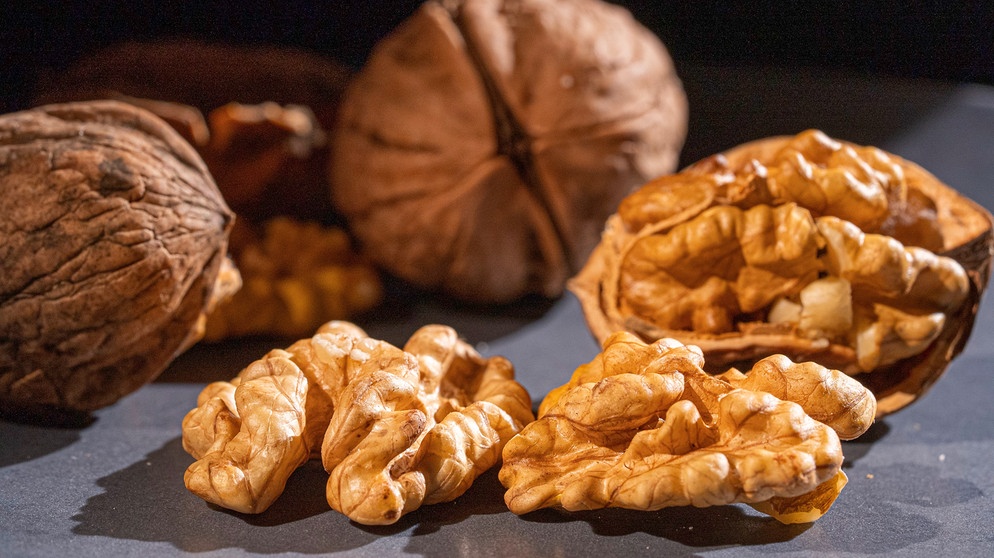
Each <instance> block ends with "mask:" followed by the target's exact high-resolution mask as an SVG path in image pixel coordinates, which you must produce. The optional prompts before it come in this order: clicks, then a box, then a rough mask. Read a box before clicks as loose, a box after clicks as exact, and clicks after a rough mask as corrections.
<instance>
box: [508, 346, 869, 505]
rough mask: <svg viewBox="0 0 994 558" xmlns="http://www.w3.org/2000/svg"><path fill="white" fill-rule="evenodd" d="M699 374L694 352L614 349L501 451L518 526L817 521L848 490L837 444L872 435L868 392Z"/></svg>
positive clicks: (761, 371)
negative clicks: (602, 513) (558, 514)
mask: <svg viewBox="0 0 994 558" xmlns="http://www.w3.org/2000/svg"><path fill="white" fill-rule="evenodd" d="M703 365H704V357H703V355H702V353H701V351H700V349H699V348H697V347H694V346H685V345H683V344H682V343H680V342H678V341H676V340H674V339H666V338H664V339H660V340H657V341H655V342H653V343H652V344H646V343H645V342H643V341H641V340H640V339H638V338H637V337H636V336H635V335H633V334H631V333H628V332H618V333H616V334H614V335H612V336H611V337H609V338H608V339H607V340H606V341H605V343H604V347H603V351H602V352H601V353H600V354H599V355H597V357H595V358H594V360H592V361H591V362H589V363H587V364H585V365H582V366H580V367H579V368H577V370H576V371H575V373H574V374H573V377H572V378H571V379H570V381H569V382H568V383H567V384H565V385H563V386H561V387H559V388H557V389H555V390H553V391H551V392H550V393H549V394H548V395H547V396H546V397H545V399H544V400H543V401H542V404H541V406H540V407H539V413H538V419H537V420H536V421H535V422H533V423H531V424H529V425H528V426H526V427H525V428H524V429H523V430H522V431H521V433H520V434H518V435H517V436H515V437H514V438H512V439H511V441H510V442H508V444H507V445H506V446H505V447H504V452H503V459H504V463H503V465H502V467H501V469H500V475H499V478H500V481H501V483H502V484H503V485H504V486H505V487H506V488H507V492H506V493H505V498H504V499H505V502H506V503H507V506H508V507H509V508H510V510H511V511H512V512H514V513H516V514H523V513H527V512H529V511H533V510H537V509H541V508H546V507H557V508H561V509H565V510H568V511H578V510H590V509H599V508H605V507H622V508H630V509H638V510H656V509H661V508H664V507H670V506H688V505H692V506H697V507H706V506H714V505H723V504H729V503H735V502H740V503H748V504H755V505H756V507H757V509H760V510H761V511H764V512H766V513H769V514H771V515H773V516H774V517H776V518H777V519H779V520H780V521H783V522H785V523H794V522H809V521H814V520H816V519H817V518H819V517H820V516H821V515H822V514H824V513H825V512H826V511H827V510H828V508H829V506H831V504H832V503H833V502H834V500H835V498H836V497H837V496H838V494H839V491H841V489H842V487H843V486H844V485H845V481H846V477H845V473H843V471H842V469H841V466H842V461H843V455H842V446H841V442H840V441H839V440H840V437H842V438H846V439H851V438H855V437H857V436H859V435H860V434H862V433H863V432H865V431H866V429H867V428H869V426H870V425H871V424H872V422H873V418H874V414H875V412H876V401H875V399H874V397H873V394H872V393H871V392H870V391H869V390H867V389H866V388H864V387H863V386H862V385H861V384H859V383H858V382H857V381H856V380H854V379H852V378H850V377H849V376H847V375H845V374H843V373H842V372H840V371H837V370H828V369H826V368H824V367H822V366H820V365H817V364H814V363H793V362H791V361H790V360H789V359H788V358H786V357H784V356H782V355H776V356H771V357H768V358H766V359H763V360H760V361H759V362H758V363H757V365H756V366H755V367H754V368H753V369H752V370H750V371H749V372H747V373H745V374H743V373H742V372H740V371H738V370H736V369H731V370H729V371H728V372H726V373H725V374H723V375H721V376H712V375H710V374H708V373H706V372H705V371H704V370H703V368H702V367H703Z"/></svg>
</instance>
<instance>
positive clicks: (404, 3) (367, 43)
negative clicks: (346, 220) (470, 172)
mask: <svg viewBox="0 0 994 558" xmlns="http://www.w3.org/2000/svg"><path fill="white" fill-rule="evenodd" d="M616 3H618V4H621V5H623V6H625V7H627V8H628V9H630V10H631V11H632V13H633V14H634V15H635V17H636V18H637V19H638V20H639V21H641V22H642V23H643V24H644V25H646V26H647V27H649V28H650V29H652V30H653V31H655V32H656V33H657V34H658V35H659V36H660V38H662V40H663V41H664V42H665V43H666V45H667V46H668V47H669V49H670V51H671V54H672V55H673V58H674V59H675V61H676V62H677V66H678V70H681V69H683V68H693V67H699V66H715V65H718V66H725V65H732V66H737V67H751V66H775V67H785V68H797V67H803V68H806V69H815V70H818V69H832V70H845V71H852V72H855V73H858V74H872V75H882V76H900V77H908V78H927V79H934V80H945V81H972V82H978V83H988V84H994V2H986V1H979V0H970V1H966V2H956V1H945V0H928V1H919V2H914V3H910V4H912V5H911V6H908V5H906V4H909V3H905V2H897V1H884V0H868V1H863V2H845V1H835V2H832V1H825V0H815V1H788V0H775V1H767V2H754V1H747V0H729V1H724V2H719V1H697V2H693V1H684V2H631V1H629V2H616ZM419 4H420V1H416V0H396V1H390V2H385V1H376V0H373V1H368V2H361V1H354V0H345V1H340V2H336V1H333V0H332V1H327V2H319V1H315V0H310V1H302V0H288V1H285V2H262V1H256V0H247V1H238V0H204V1H197V2H193V1H185V2H184V1H179V2H159V3H156V2H133V1H123V0H91V1H81V0H68V1H63V2H48V3H42V2H27V1H23V0H13V1H12V2H8V3H6V6H5V7H0V25H2V26H3V27H2V33H0V35H2V39H0V40H2V41H3V44H2V50H0V53H2V55H3V56H4V57H5V58H7V60H6V61H4V63H3V65H2V67H0V68H2V71H3V72H4V74H3V75H2V76H0V87H2V88H3V99H2V102H3V109H4V112H8V111H10V110H13V109H16V108H21V107H23V106H24V105H25V103H26V102H27V99H29V98H30V91H31V87H32V82H33V80H34V76H35V75H36V73H37V71H38V70H39V69H40V68H47V69H55V70H57V69H58V68H61V67H64V66H66V65H68V64H70V63H72V61H73V60H75V59H76V58H78V57H80V56H82V55H84V54H87V53H88V52H91V51H92V50H94V49H97V48H99V47H102V46H106V45H109V44H112V43H114V42H118V41H122V40H135V39H150V38H156V37H174V36H186V37H197V38H203V39H214V40H221V41H228V42H234V43H276V44H285V45H294V46H299V47H304V48H308V49H312V50H315V51H318V52H321V53H325V54H329V55H331V56H334V57H335V58H337V59H338V60H339V61H341V62H344V63H346V64H348V65H350V66H352V67H358V66H360V65H361V64H362V62H363V60H364V59H365V57H366V55H367V54H368V52H369V49H370V48H371V47H372V45H373V44H374V43H375V42H376V40H378V39H379V38H380V37H382V36H383V35H384V34H386V33H388V32H389V31H390V30H391V29H392V28H393V27H394V26H396V25H397V24H398V23H399V22H401V21H402V20H403V19H404V18H406V17H407V16H408V15H409V14H410V13H411V12H412V11H413V10H414V9H416V7H417V6H418V5H419Z"/></svg>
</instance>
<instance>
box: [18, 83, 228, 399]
mask: <svg viewBox="0 0 994 558" xmlns="http://www.w3.org/2000/svg"><path fill="white" fill-rule="evenodd" d="M0 168H2V169H3V171H2V172H0V192H2V194H0V407H2V408H3V409H5V410H6V409H23V410H25V411H32V410H43V409H61V410H69V411H82V412H87V411H92V410H94V409H97V408H100V407H103V406H106V405H109V404H111V403H113V402H115V401H117V400H118V399H119V398H121V397H122V396H124V395H126V394H128V393H130V392H132V391H134V390H135V389H137V388H138V387H140V386H142V385H143V384H145V383H146V382H148V381H150V380H152V379H153V378H155V377H156V376H157V375H158V374H159V373H160V372H162V370H163V369H165V367H166V366H167V365H168V364H169V362H170V361H171V360H172V359H173V358H174V357H175V356H177V355H178V354H179V353H180V352H181V351H183V350H185V349H186V348H187V347H189V346H190V345H191V344H192V343H194V342H195V341H196V340H197V339H199V337H200V335H202V333H203V320H204V314H205V312H207V311H209V310H210V309H211V307H212V306H213V305H214V304H215V303H216V301H217V300H218V299H220V298H223V297H224V296H226V295H228V294H230V291H231V290H232V289H234V288H237V286H238V280H237V272H236V271H234V270H233V269H232V268H231V266H230V262H228V265H227V266H226V261H227V260H226V257H225V253H226V250H227V237H228V232H229V230H230V227H231V225H232V222H233V215H232V213H231V211H230V210H229V209H228V207H227V205H225V202H224V200H223V199H222V197H221V194H220V193H219V192H218V190H217V188H216V186H215V185H214V182H213V180H212V179H211V176H210V174H209V173H208V171H207V168H206V166H205V165H204V163H203V161H202V160H201V159H200V157H199V156H198V155H197V153H196V151H194V150H193V148H192V147H191V146H190V145H189V144H188V143H187V142H185V141H183V139H182V138H181V137H180V136H179V135H178V134H176V132H174V131H173V130H172V129H171V128H170V127H169V126H167V125H166V124H165V123H164V122H163V121H162V120H160V119H158V118H156V117H155V116H154V115H152V114H151V113H149V112H147V111H144V110H141V109H137V108H134V107H132V106H130V105H126V104H123V103H118V102H114V101H98V102H97V101H95V102H90V103H68V104H59V105H47V106H43V107H38V108H36V109H33V110H27V111H22V112H17V113H12V114H8V115H5V116H3V117H2V118H0Z"/></svg>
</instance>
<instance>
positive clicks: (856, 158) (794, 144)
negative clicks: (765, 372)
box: [570, 130, 992, 414]
mask: <svg viewBox="0 0 994 558" xmlns="http://www.w3.org/2000/svg"><path fill="white" fill-rule="evenodd" d="M991 254H992V241H991V217H990V214H989V213H988V212H987V211H986V210H984V209H983V208H981V207H979V206H977V205H976V204H974V203H973V202H971V201H970V200H967V199H966V198H963V197H962V196H960V195H959V194H957V193H956V192H955V191H953V190H952V189H950V188H949V187H947V186H945V185H944V184H942V183H941V182H939V180H938V179H936V178H935V177H934V176H932V175H930V174H928V173H927V172H926V171H924V170H922V169H921V168H920V167H918V166H916V165H914V164H913V163H910V162H908V161H905V160H903V159H900V158H899V157H896V156H894V155H890V154H887V153H885V152H883V151H881V150H879V149H876V148H873V147H862V146H855V145H852V144H848V143H846V142H840V141H836V140H833V139H831V138H829V137H827V136H825V135H824V134H822V133H820V132H818V131H815V130H809V131H806V132H803V133H801V134H798V135H797V136H793V137H786V138H770V139H768V140H762V141H759V142H755V143H752V144H746V145H743V146H740V147H738V148H735V149H732V150H730V151H729V152H727V153H725V154H721V155H716V156H714V157H711V158H708V159H705V160H703V161H701V162H699V163H696V164H694V165H692V166H691V167H689V168H687V169H685V170H683V171H682V172H680V173H677V174H674V175H670V176H666V177H662V178H659V179H657V180H654V181H652V182H649V183H647V184H645V185H644V186H643V187H642V188H640V189H639V190H637V191H635V192H634V193H632V194H631V195H630V196H628V197H627V198H626V199H625V200H623V201H622V202H621V203H620V204H619V206H618V212H617V213H616V214H614V215H612V216H611V217H610V218H609V219H608V222H607V226H606V228H605V231H604V235H603V238H602V241H601V243H600V244H599V245H598V247H597V249H596V250H595V252H594V254H593V255H592V256H591V258H590V259H589V260H588V262H587V264H586V266H585V267H584V269H583V270H582V271H581V272H580V273H579V274H578V275H577V276H576V277H575V278H574V279H573V280H572V281H571V283H570V286H571V289H572V290H573V291H574V292H575V293H576V294H577V296H578V297H579V298H580V300H581V303H582V305H583V308H584V313H585V316H586V318H587V321H588V324H589V325H590V328H591V331H592V332H593V333H594V335H595V336H596V337H597V338H598V339H601V340H603V339H605V338H607V336H609V335H611V334H612V333H613V332H615V331H622V330H624V331H631V332H634V333H636V334H638V335H639V336H640V337H642V338H643V339H645V340H652V339H657V338H661V337H675V338H678V339H680V340H681V341H684V342H686V343H692V344H694V345H697V346H699V347H701V349H702V350H703V351H704V354H705V355H706V356H707V358H708V365H709V366H710V367H711V370H712V371H720V370H722V369H724V368H726V367H728V366H730V365H741V366H746V365H749V364H751V363H752V362H755V361H756V360H757V359H760V358H763V357H765V356H767V355H769V354H773V353H784V354H787V355H788V356H790V357H791V358H792V359H794V360H815V361H817V362H820V363H822V364H824V365H826V366H830V367H833V368H838V369H841V370H844V371H845V372H847V373H850V374H853V375H855V376H856V377H858V378H859V379H860V381H862V382H864V383H865V384H866V385H867V386H869V387H870V388H871V389H872V390H873V391H874V393H875V394H876V395H877V398H878V399H879V401H880V405H879V407H878V411H879V412H880V413H881V414H886V413H888V412H893V411H895V410H897V409H900V408H902V407H903V406H905V405H907V404H908V403H910V402H911V401H913V400H914V399H915V398H917V397H918V396H920V395H921V394H922V393H924V391H925V390H927V388H928V387H929V386H930V385H931V384H932V383H933V382H934V381H935V380H936V379H938V377H939V376H940V375H941V374H942V372H943V371H944V370H945V368H946V366H947V365H948V363H949V361H950V360H952V358H953V357H955V356H956V354H958V353H959V352H960V351H961V350H962V348H963V345H964V344H965V343H966V340H967V338H968V336H969V332H970V329H971V328H972V325H973V319H974V316H975V313H976V310H977V305H978V302H979V298H980V294H981V293H982V292H983V290H984V288H985V287H986V284H987V279H988V277H989V273H990V260H991Z"/></svg>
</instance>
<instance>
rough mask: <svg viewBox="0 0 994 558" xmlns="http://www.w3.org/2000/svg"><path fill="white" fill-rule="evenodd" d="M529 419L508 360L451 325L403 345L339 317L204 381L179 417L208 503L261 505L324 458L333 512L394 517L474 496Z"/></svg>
mask: <svg viewBox="0 0 994 558" xmlns="http://www.w3.org/2000/svg"><path fill="white" fill-rule="evenodd" d="M533 419H534V416H533V415H532V411H531V399H530V398H529V396H528V393H527V392H526V391H525V389H524V388H523V387H522V386H521V385H520V384H518V383H517V382H516V381H514V373H513V368H512V366H511V364H510V363H509V362H508V361H507V360H506V359H503V358H501V357H490V358H483V357H482V356H480V355H479V354H478V353H477V352H476V351H475V350H474V349H473V348H472V347H470V346H469V345H467V344H466V343H465V342H463V341H462V340H460V339H459V337H458V336H457V335H456V333H455V331H453V330H452V328H449V327H447V326H440V325H432V326H425V327H423V328H421V329H419V330H418V331H417V332H415V333H414V334H413V335H412V336H411V338H410V339H409V340H408V342H407V343H406V344H405V346H404V348H403V349H400V348H397V347H394V346H392V345H390V344H389V343H386V342H384V341H380V340H376V339H371V338H369V337H368V336H367V335H366V334H365V332H363V331H362V330H361V329H359V328H358V327H356V326H355V325H353V324H350V323H348V322H329V323H328V324H325V325H324V326H322V327H321V328H320V329H319V330H318V332H317V333H316V334H315V335H314V336H313V337H311V338H309V339H303V340H300V341H298V342H296V343H294V344H293V345H291V346H290V347H288V348H287V349H286V350H279V349H278V350H274V351H271V352H270V353H269V354H267V355H265V356H264V357H263V358H262V359H260V360H259V361H256V362H255V363H253V364H252V365H250V366H249V367H247V368H246V369H245V370H243V371H242V372H241V373H240V374H239V375H238V377H236V378H235V379H233V380H232V381H231V382H217V383H214V384H211V385H209V386H207V388H205V389H204V391H203V392H202V393H201V395H200V397H199V398H198V401H197V407H196V408H195V409H193V410H191V411H190V412H189V413H188V414H187V416H186V417H185V418H184V420H183V446H184V448H185V449H186V450H187V451H188V452H189V453H190V454H191V455H193V457H194V458H196V459H197V461H196V462H195V463H193V464H192V465H191V466H190V467H189V468H188V470H187V472H186V474H185V477H184V480H185V483H186V486H187V488H189V489H190V490H191V491H192V492H193V493H195V494H197V495H198V496H200V497H201V498H204V499H205V500H207V501H209V502H213V503H215V504H217V505H220V506H223V507H226V508H229V509H233V510H236V511H241V512H246V513H257V512H261V511H263V510H265V509H266V508H268V507H269V505H270V504H272V502H273V501H274V500H275V499H276V498H277V497H278V496H279V495H280V493H282V491H283V488H284V486H285V483H286V480H287V478H289V476H290V474H291V473H292V472H293V470H294V469H296V468H297V467H299V466H300V465H301V464H302V463H303V462H304V461H306V460H307V459H308V458H309V457H315V456H320V457H321V459H322V461H323V463H324V466H325V468H326V469H327V470H328V472H329V479H328V483H327V486H326V494H327V498H328V502H329V504H330V505H331V506H332V508H334V509H336V510H338V511H340V512H342V513H343V514H345V515H347V516H348V517H349V518H351V519H352V520H354V521H356V522H359V523H363V524H371V525H372V524H377V525H378V524H390V523H394V522H396V521H397V520H398V519H400V517H401V516H402V515H403V514H405V513H407V512H410V511H412V510H414V509H417V508H418V507H420V506H421V505H422V504H430V503H436V502H444V501H448V500H452V499H454V498H456V497H458V496H459V495H460V494H462V493H463V492H465V491H466V489H467V488H469V486H470V485H471V484H472V482H473V481H474V480H475V479H476V477H477V476H479V475H480V474H481V473H482V472H484V471H486V470H487V469H489V468H490V467H491V466H493V465H494V464H495V463H497V462H498V460H499V459H500V452H501V450H502V448H503V447H504V444H505V443H506V442H507V440H508V439H510V438H511V437H512V436H514V434H516V433H517V432H519V431H520V429H521V428H522V427H523V425H525V424H527V423H529V422H531V421H532V420H533Z"/></svg>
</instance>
